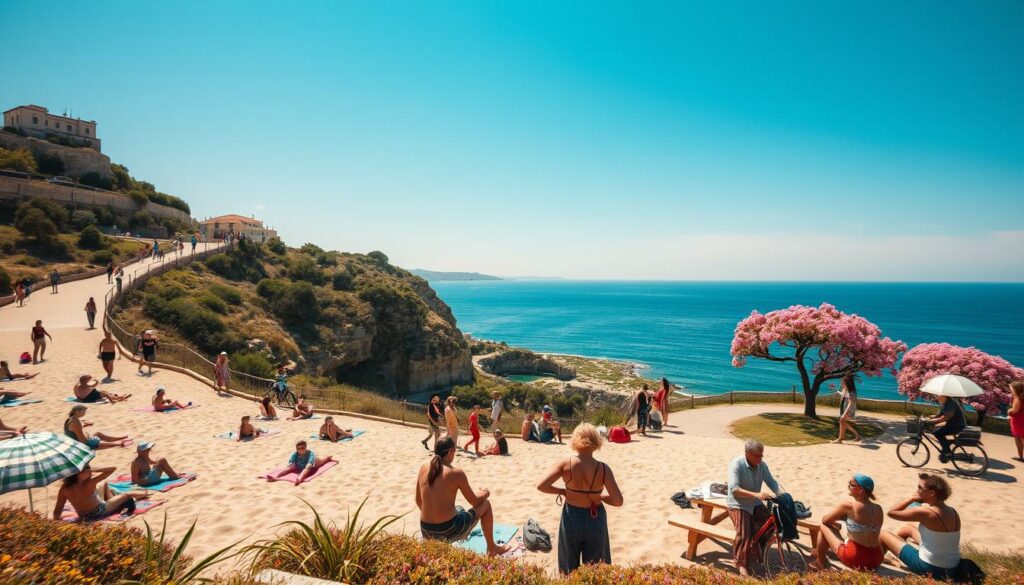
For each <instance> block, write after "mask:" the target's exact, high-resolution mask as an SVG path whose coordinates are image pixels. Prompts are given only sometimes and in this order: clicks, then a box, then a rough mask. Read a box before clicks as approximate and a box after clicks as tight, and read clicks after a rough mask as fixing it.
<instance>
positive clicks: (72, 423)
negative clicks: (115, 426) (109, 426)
mask: <svg viewBox="0 0 1024 585" xmlns="http://www.w3.org/2000/svg"><path fill="white" fill-rule="evenodd" d="M87 409H88V407H87V406H84V405H82V404H76V405H75V406H72V407H71V412H69V413H68V418H67V420H65V421H64V434H65V435H67V436H68V437H70V438H72V439H74V440H76V441H78V442H79V443H84V444H86V445H88V446H89V448H90V449H92V450H94V451H95V450H99V449H110V448H111V447H127V446H128V444H129V443H131V440H129V439H128V437H127V436H125V437H114V436H111V435H105V434H103V433H100V432H97V433H96V434H93V435H90V434H89V433H87V432H85V427H91V426H92V423H91V422H89V421H87V420H85V419H83V418H82V417H84V416H85V411H86V410H87Z"/></svg>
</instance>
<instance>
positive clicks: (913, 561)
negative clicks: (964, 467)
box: [881, 473, 960, 580]
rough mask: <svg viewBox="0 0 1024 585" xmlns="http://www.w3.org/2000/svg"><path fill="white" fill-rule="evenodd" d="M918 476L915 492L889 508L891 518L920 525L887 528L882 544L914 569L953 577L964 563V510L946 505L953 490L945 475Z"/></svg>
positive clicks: (943, 576)
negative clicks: (962, 522)
mask: <svg viewBox="0 0 1024 585" xmlns="http://www.w3.org/2000/svg"><path fill="white" fill-rule="evenodd" d="M917 478H918V481H917V490H916V491H915V492H914V494H913V495H912V496H910V497H909V498H907V499H905V500H903V501H902V502H900V503H899V504H896V505H895V506H894V507H892V508H890V509H889V517H890V518H892V519H894V520H903V521H905V522H917V523H918V524H917V528H915V527H914V526H913V525H912V524H904V525H903V526H900V528H899V530H897V531H896V533H895V534H893V533H892V532H883V533H882V535H881V541H882V546H884V547H885V548H886V549H888V550H889V551H891V552H892V554H894V555H896V556H897V557H899V559H900V561H902V562H903V564H904V565H906V567H907V569H909V570H910V571H911V572H912V573H916V574H918V575H922V576H925V577H931V578H932V579H936V580H943V579H949V578H951V577H952V576H953V571H954V569H956V567H957V565H959V564H960V514H957V511H956V510H954V509H953V508H951V507H949V506H947V505H946V500H947V499H949V496H950V495H951V494H952V490H951V489H950V487H949V484H948V483H946V480H945V479H943V478H942V477H940V476H938V475H931V474H928V473H922V474H920V475H918V476H917ZM910 541H914V542H917V543H919V544H920V547H915V546H914V545H913V544H910Z"/></svg>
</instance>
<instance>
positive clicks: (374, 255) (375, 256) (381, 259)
mask: <svg viewBox="0 0 1024 585" xmlns="http://www.w3.org/2000/svg"><path fill="white" fill-rule="evenodd" d="M366 256H367V257H368V258H369V259H370V260H373V261H374V262H376V263H377V264H379V265H381V266H387V265H388V257H387V254H385V253H384V252H381V251H380V250H374V251H373V252H370V253H369V254H367V255H366Z"/></svg>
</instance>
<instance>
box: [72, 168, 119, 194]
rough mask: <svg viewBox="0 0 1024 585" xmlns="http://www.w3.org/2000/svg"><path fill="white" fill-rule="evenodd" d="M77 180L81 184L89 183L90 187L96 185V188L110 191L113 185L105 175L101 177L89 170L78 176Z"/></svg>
mask: <svg viewBox="0 0 1024 585" xmlns="http://www.w3.org/2000/svg"><path fill="white" fill-rule="evenodd" d="M78 182H79V183H81V184H83V185H89V186H90V187H96V188H97V189H105V190H107V191H110V190H111V189H112V188H113V187H114V182H113V181H111V180H110V179H108V178H106V177H101V176H100V174H99V173H97V172H96V171H89V172H88V173H85V174H84V175H82V176H81V177H79V178H78Z"/></svg>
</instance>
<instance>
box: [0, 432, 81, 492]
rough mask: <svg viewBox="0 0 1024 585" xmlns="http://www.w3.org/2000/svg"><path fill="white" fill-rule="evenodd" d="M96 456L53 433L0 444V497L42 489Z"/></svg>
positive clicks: (76, 442) (72, 440)
mask: <svg viewBox="0 0 1024 585" xmlns="http://www.w3.org/2000/svg"><path fill="white" fill-rule="evenodd" d="M95 456H96V454H95V453H93V452H92V449H89V447H88V446H86V445H84V444H83V443H79V442H78V441H76V440H74V439H72V438H70V437H65V436H63V435H55V434H53V433H28V434H27V435H22V436H20V437H15V438H13V439H7V440H6V441H0V494H5V493H7V492H13V491H14V490H26V489H27V490H30V491H29V495H28V497H29V507H30V508H31V507H32V492H31V489H32V488H34V487H44V486H48V485H50V484H51V483H53V482H55V481H57V480H58V479H64V478H65V477H68V476H70V475H74V474H76V473H78V472H79V471H81V470H82V468H83V467H85V466H86V464H88V463H89V462H90V461H92V458H93V457H95Z"/></svg>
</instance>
